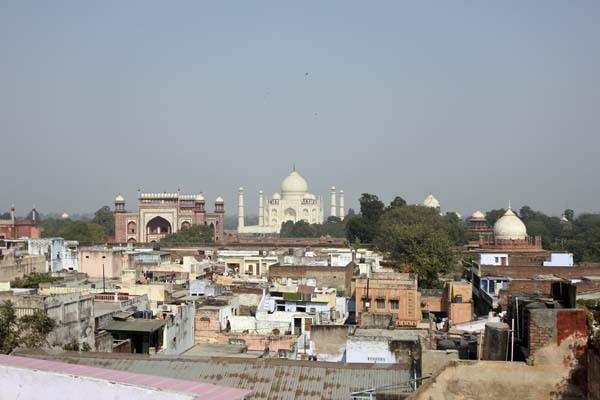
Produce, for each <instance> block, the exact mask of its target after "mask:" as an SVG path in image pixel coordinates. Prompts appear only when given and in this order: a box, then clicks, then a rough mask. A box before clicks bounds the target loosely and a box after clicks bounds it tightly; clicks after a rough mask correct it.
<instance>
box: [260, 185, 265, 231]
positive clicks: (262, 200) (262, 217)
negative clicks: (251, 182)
mask: <svg viewBox="0 0 600 400" xmlns="http://www.w3.org/2000/svg"><path fill="white" fill-rule="evenodd" d="M258 225H259V226H264V225H265V198H264V195H263V191H262V190H259V191H258Z"/></svg>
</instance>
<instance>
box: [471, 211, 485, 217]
mask: <svg viewBox="0 0 600 400" xmlns="http://www.w3.org/2000/svg"><path fill="white" fill-rule="evenodd" d="M471 219H485V214H484V213H482V212H481V211H480V210H477V211H475V212H474V213H473V215H471Z"/></svg>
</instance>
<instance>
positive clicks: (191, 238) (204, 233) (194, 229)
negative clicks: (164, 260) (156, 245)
mask: <svg viewBox="0 0 600 400" xmlns="http://www.w3.org/2000/svg"><path fill="white" fill-rule="evenodd" d="M213 238H214V230H213V228H212V227H210V226H209V225H196V224H194V225H192V226H190V227H189V229H183V230H180V231H177V232H175V233H172V234H170V235H167V236H165V237H164V238H162V239H161V240H160V243H161V244H209V243H212V242H213Z"/></svg>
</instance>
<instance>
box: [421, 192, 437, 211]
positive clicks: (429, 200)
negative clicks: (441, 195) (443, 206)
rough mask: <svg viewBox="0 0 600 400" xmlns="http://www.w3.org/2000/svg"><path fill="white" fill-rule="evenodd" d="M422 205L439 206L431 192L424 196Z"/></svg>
mask: <svg viewBox="0 0 600 400" xmlns="http://www.w3.org/2000/svg"><path fill="white" fill-rule="evenodd" d="M423 205H424V206H425V207H429V208H440V202H439V201H438V199H436V198H435V196H434V195H432V194H430V195H429V196H427V197H425V200H423Z"/></svg>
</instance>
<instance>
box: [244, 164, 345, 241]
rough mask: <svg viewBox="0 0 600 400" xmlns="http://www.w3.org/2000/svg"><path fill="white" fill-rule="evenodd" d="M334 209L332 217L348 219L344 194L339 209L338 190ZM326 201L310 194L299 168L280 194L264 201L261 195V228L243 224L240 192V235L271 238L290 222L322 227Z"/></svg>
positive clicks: (287, 179) (259, 221) (335, 194)
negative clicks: (257, 235) (256, 235)
mask: <svg viewBox="0 0 600 400" xmlns="http://www.w3.org/2000/svg"><path fill="white" fill-rule="evenodd" d="M330 205H331V208H330V212H329V215H330V216H333V217H339V218H341V219H343V218H344V217H345V215H346V211H345V205H344V191H343V190H340V193H339V206H338V202H337V191H336V188H335V186H332V187H331V203H330ZM323 216H324V212H323V200H322V198H321V196H317V195H315V194H314V193H310V192H309V191H308V182H307V181H306V179H305V178H304V177H303V176H302V175H300V173H299V172H298V171H296V168H295V167H294V169H293V170H292V172H291V173H290V174H289V175H288V176H286V177H285V178H284V179H283V181H282V182H281V192H276V193H274V194H273V195H272V196H271V198H270V199H265V196H264V193H263V191H262V190H260V191H259V192H258V225H251V226H246V225H245V224H244V188H240V191H239V199H238V229H237V231H238V233H248V234H271V233H279V232H280V231H281V224H282V223H284V222H287V221H292V222H297V221H306V222H308V223H310V224H322V223H323Z"/></svg>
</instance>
